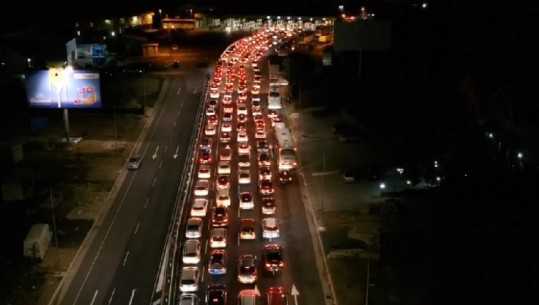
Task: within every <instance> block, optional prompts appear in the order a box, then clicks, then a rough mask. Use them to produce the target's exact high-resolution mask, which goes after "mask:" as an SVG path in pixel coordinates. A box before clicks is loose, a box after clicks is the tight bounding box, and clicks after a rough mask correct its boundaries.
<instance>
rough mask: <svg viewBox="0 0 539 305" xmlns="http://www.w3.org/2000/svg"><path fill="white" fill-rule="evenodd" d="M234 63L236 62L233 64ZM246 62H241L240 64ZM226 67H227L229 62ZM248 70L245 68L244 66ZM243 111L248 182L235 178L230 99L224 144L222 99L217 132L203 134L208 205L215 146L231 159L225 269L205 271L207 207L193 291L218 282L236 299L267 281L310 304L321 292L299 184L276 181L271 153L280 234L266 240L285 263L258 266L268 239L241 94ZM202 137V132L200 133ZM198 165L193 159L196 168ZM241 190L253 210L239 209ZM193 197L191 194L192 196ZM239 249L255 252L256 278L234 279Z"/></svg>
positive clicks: (213, 192) (250, 130)
mask: <svg viewBox="0 0 539 305" xmlns="http://www.w3.org/2000/svg"><path fill="white" fill-rule="evenodd" d="M236 66H237V65H236ZM246 66H247V65H246ZM230 68H231V69H232V68H233V67H230ZM248 70H250V69H248ZM248 75H249V76H248V79H249V80H250V81H249V82H248V90H249V89H250V85H251V84H252V82H251V80H252V78H253V77H252V71H248ZM223 83H224V81H223V82H222V83H221V86H220V100H222V95H223V93H224V91H223ZM263 88H267V84H266V83H265V82H264V83H263ZM234 89H235V92H234V93H233V94H232V100H233V101H236V100H237V98H238V93H237V91H236V89H237V81H236V83H235V84H234ZM264 93H266V94H267V89H266V90H262V93H261V100H262V104H263V105H267V98H266V97H265V94H264ZM245 103H246V104H247V106H248V107H247V108H248V112H249V115H248V116H247V118H248V120H247V123H246V125H247V129H246V130H247V133H248V137H249V140H248V142H249V144H250V146H251V150H250V152H251V154H250V155H251V156H250V163H251V165H250V166H249V171H250V176H251V183H250V184H248V185H241V186H240V185H239V184H238V178H237V177H238V167H239V166H238V153H237V152H238V143H237V139H236V137H237V130H236V128H235V126H236V125H237V118H238V115H237V113H236V111H237V108H236V104H235V102H233V105H234V108H235V109H234V110H235V111H234V113H233V115H232V125H233V128H232V132H230V134H231V141H230V143H227V144H222V143H219V139H220V136H221V124H222V123H223V121H222V117H223V114H224V113H223V104H222V103H219V104H218V113H219V122H218V125H217V132H216V135H215V136H207V137H208V138H212V139H213V142H214V143H213V145H212V156H213V161H212V177H211V178H210V179H209V181H210V191H209V195H208V196H207V198H208V199H209V201H210V205H211V206H214V205H215V203H216V200H215V195H216V179H217V177H218V175H219V174H218V172H217V166H216V164H217V163H218V160H219V155H220V152H221V151H222V150H223V149H224V148H225V147H226V146H227V145H228V146H230V148H231V149H232V151H233V152H234V154H233V156H232V161H231V165H232V166H231V172H230V196H231V206H230V208H229V224H228V226H227V231H228V235H227V247H226V250H227V252H228V253H227V254H228V255H227V256H228V261H227V272H226V274H224V275H210V274H209V273H208V260H209V255H210V254H209V253H210V252H211V249H210V247H209V245H208V234H209V231H210V230H211V228H212V226H211V223H210V218H211V209H209V210H208V213H207V215H206V216H205V217H204V228H205V229H204V230H203V233H202V236H201V238H200V240H201V242H202V243H203V244H204V247H203V254H202V260H201V262H200V263H199V264H197V265H198V267H199V268H200V269H201V271H202V278H201V283H200V287H199V289H198V293H197V294H198V295H199V297H200V298H201V300H204V294H205V288H206V287H207V286H208V285H209V284H216V283H219V284H223V285H226V286H227V290H228V302H229V303H230V302H237V295H238V293H239V292H240V291H241V290H243V289H253V288H254V289H257V290H258V291H259V292H260V294H261V295H262V296H264V295H265V293H266V291H267V290H268V288H269V287H275V286H281V287H283V288H285V289H286V291H287V292H288V295H289V297H290V293H291V292H292V289H293V288H292V287H293V286H294V287H296V288H297V290H298V292H299V293H300V296H299V297H298V300H299V301H298V302H299V303H301V302H308V303H313V304H323V303H324V296H323V294H322V288H321V285H320V281H319V277H318V270H317V264H316V262H315V261H316V260H315V257H314V251H313V246H312V242H311V238H307V237H310V233H309V230H308V225H307V221H306V216H305V215H306V213H305V211H304V209H303V205H302V204H301V197H300V193H299V188H298V187H297V186H296V185H289V186H287V187H285V188H283V187H280V186H279V185H278V180H277V174H278V171H277V165H276V163H275V158H273V159H272V164H271V168H272V172H273V175H272V176H273V178H272V181H273V184H274V188H275V193H274V195H273V197H274V198H275V199H276V202H277V203H276V213H275V215H273V217H275V218H277V219H278V220H279V222H280V236H279V237H278V238H276V239H274V240H272V241H271V243H278V244H280V245H282V246H283V247H284V262H285V268H284V270H283V271H282V272H277V273H276V274H272V273H267V272H264V270H263V265H262V264H263V255H262V252H263V248H264V245H266V244H268V243H270V241H269V240H267V239H263V238H262V228H261V223H262V218H263V215H262V213H261V195H260V194H259V192H258V188H257V182H258V165H257V155H256V140H255V126H254V122H253V117H252V111H251V102H250V101H249V100H247V101H246V102H245ZM264 118H265V121H266V134H267V140H268V141H269V142H272V141H273V139H272V138H273V136H272V133H273V130H272V129H271V121H270V120H269V119H268V118H267V111H266V109H264ZM203 137H206V136H203ZM198 166H200V165H197V168H198ZM241 192H251V193H252V194H253V195H254V197H255V207H254V209H253V210H240V209H239V199H238V195H239V193H241ZM193 197H194V196H193ZM193 200H194V199H192V200H191V201H193ZM242 218H252V219H254V221H255V224H256V235H257V236H256V239H255V240H241V241H240V240H239V232H240V222H241V219H242ZM242 254H253V255H256V256H257V258H258V266H257V267H258V274H259V276H258V280H257V282H256V284H241V283H239V282H238V280H237V271H236V270H237V260H238V257H239V256H240V255H242Z"/></svg>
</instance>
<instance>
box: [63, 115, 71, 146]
mask: <svg viewBox="0 0 539 305" xmlns="http://www.w3.org/2000/svg"><path fill="white" fill-rule="evenodd" d="M64 124H65V129H66V142H67V143H68V144H69V143H71V133H70V132H69V112H68V109H67V108H64Z"/></svg>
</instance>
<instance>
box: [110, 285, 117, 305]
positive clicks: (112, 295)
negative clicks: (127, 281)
mask: <svg viewBox="0 0 539 305" xmlns="http://www.w3.org/2000/svg"><path fill="white" fill-rule="evenodd" d="M115 292H116V287H114V289H112V293H111V294H110V298H109V305H110V303H112V298H113V297H114V293H115Z"/></svg>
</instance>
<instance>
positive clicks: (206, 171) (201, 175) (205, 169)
mask: <svg viewBox="0 0 539 305" xmlns="http://www.w3.org/2000/svg"><path fill="white" fill-rule="evenodd" d="M197 177H198V179H210V178H211V167H210V165H209V164H202V165H201V166H200V167H199V168H198V173H197Z"/></svg>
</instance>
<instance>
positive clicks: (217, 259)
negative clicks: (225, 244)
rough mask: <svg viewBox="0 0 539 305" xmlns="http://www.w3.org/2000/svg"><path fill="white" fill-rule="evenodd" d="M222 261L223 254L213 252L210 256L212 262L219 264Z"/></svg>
mask: <svg viewBox="0 0 539 305" xmlns="http://www.w3.org/2000/svg"><path fill="white" fill-rule="evenodd" d="M222 262H223V254H221V253H215V254H213V255H212V257H211V263H212V264H221V263H222Z"/></svg>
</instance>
